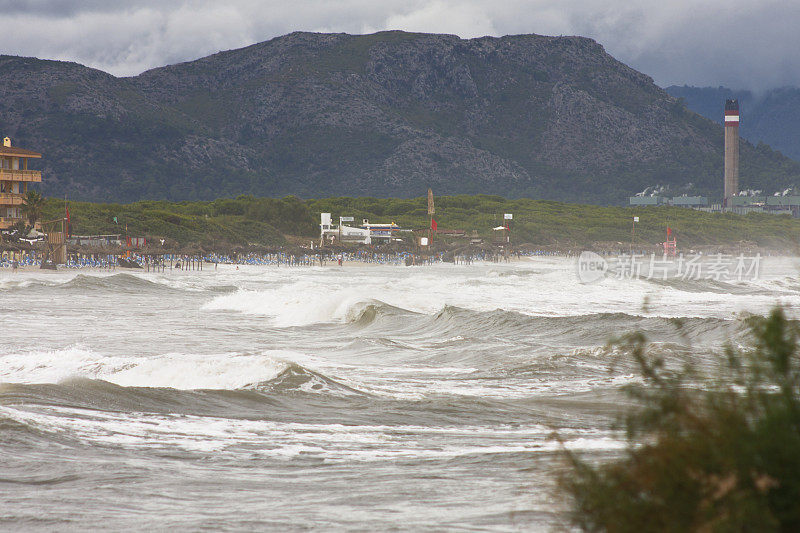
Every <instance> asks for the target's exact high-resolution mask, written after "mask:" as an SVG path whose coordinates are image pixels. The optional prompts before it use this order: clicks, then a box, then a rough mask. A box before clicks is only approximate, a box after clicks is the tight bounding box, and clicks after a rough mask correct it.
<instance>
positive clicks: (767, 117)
mask: <svg viewBox="0 0 800 533" xmlns="http://www.w3.org/2000/svg"><path fill="white" fill-rule="evenodd" d="M666 90H667V92H668V93H669V94H670V95H672V96H675V97H677V98H683V100H684V101H685V102H686V106H687V107H688V108H689V109H691V110H692V111H694V112H695V113H699V114H701V115H703V116H704V117H706V118H710V119H711V120H713V121H715V122H719V123H720V124H721V123H722V106H723V103H724V102H725V100H726V99H727V98H737V99H738V100H739V106H740V108H741V113H742V121H741V126H740V128H739V130H740V134H741V135H742V136H743V137H744V138H746V139H748V140H749V141H750V142H752V143H754V144H757V143H760V142H763V143H766V144H768V145H770V146H771V147H772V148H773V149H775V150H780V151H781V152H782V153H783V154H785V155H787V156H789V157H791V158H792V159H795V160H800V89H798V88H797V87H781V88H778V89H772V90H770V91H767V92H766V93H764V94H760V95H756V94H753V93H752V92H750V91H736V90H733V89H728V88H726V87H690V86H686V85H684V86H677V85H673V86H671V87H667V89H666Z"/></svg>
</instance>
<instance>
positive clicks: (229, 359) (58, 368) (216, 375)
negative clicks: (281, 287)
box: [0, 347, 290, 390]
mask: <svg viewBox="0 0 800 533" xmlns="http://www.w3.org/2000/svg"><path fill="white" fill-rule="evenodd" d="M288 355H290V354H287V353H285V352H278V353H272V354H269V353H265V354H257V355H255V354H248V355H242V354H231V353H222V354H215V355H197V354H180V353H170V354H164V355H160V356H150V357H124V356H106V355H102V354H98V353H95V352H92V351H90V350H86V349H84V348H81V347H70V348H65V349H61V350H52V351H33V352H25V353H18V354H9V355H4V356H3V357H0V382H6V383H59V382H62V381H64V380H66V379H69V378H75V377H83V378H90V379H101V380H104V381H109V382H111V383H115V384H117V385H121V386H132V387H171V388H175V389H187V390H188V389H237V388H241V387H244V386H246V385H250V384H253V383H257V382H261V381H267V380H270V379H272V378H274V377H276V376H277V375H278V374H279V373H280V372H281V371H283V370H284V369H285V368H286V367H287V363H286V362H285V359H282V357H281V356H288Z"/></svg>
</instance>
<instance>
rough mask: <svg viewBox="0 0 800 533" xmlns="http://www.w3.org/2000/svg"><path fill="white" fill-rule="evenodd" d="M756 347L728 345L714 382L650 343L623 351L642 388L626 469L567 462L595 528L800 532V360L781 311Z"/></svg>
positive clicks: (631, 344) (585, 524) (766, 321)
mask: <svg viewBox="0 0 800 533" xmlns="http://www.w3.org/2000/svg"><path fill="white" fill-rule="evenodd" d="M751 328H752V336H753V344H752V347H751V348H750V349H747V350H743V351H739V350H734V349H732V348H728V349H727V352H726V357H725V358H724V360H723V361H720V366H719V368H718V370H717V372H716V375H714V377H713V378H709V377H707V376H705V377H704V376H701V375H700V374H699V373H698V372H697V370H696V369H695V368H694V367H693V365H692V364H691V363H686V364H685V366H683V367H682V368H679V369H675V368H672V367H673V366H674V365H668V364H667V362H666V361H665V360H664V359H663V358H662V357H660V356H658V355H654V353H652V352H651V351H650V350H648V346H647V343H646V339H645V338H644V336H643V335H641V334H636V335H631V336H628V337H627V338H626V339H625V341H624V342H623V346H624V348H626V350H625V352H626V353H628V354H630V356H631V357H632V359H633V360H634V361H635V362H636V364H637V365H638V368H639V370H640V372H641V375H642V378H643V383H642V384H640V385H637V386H632V387H630V388H629V389H628V393H629V394H630V395H631V397H632V398H633V399H635V400H636V402H637V405H638V406H639V407H638V408H636V409H635V410H634V411H633V412H631V413H630V414H629V416H628V417H627V418H626V421H625V427H626V429H627V433H628V439H629V445H628V448H627V450H626V452H625V455H624V457H622V458H621V459H619V460H616V461H613V462H610V463H606V464H602V465H600V466H592V465H590V464H588V463H586V462H584V461H583V460H581V459H580V458H578V457H577V456H576V455H574V454H571V453H570V454H568V456H569V459H570V461H571V464H572V470H571V473H570V474H569V475H567V476H566V477H565V478H564V479H563V480H562V486H563V488H565V489H566V490H567V492H568V493H569V494H570V495H571V497H572V503H573V514H572V518H573V519H574V523H575V524H576V525H577V526H579V527H580V528H582V529H584V530H587V531H800V356H799V355H798V335H799V334H800V330H799V328H798V325H797V324H796V323H795V322H792V321H789V320H787V319H786V317H785V315H784V312H783V311H782V310H781V309H775V310H774V311H772V313H771V314H770V315H769V316H768V317H766V318H764V317H757V318H754V319H752V320H751Z"/></svg>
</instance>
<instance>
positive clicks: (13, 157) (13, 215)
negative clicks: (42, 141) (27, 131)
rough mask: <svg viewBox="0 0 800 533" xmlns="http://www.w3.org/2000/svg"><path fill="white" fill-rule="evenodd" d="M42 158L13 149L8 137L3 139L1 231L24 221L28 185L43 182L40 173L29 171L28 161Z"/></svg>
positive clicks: (32, 153) (25, 151) (0, 158)
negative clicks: (23, 210) (23, 206)
mask: <svg viewBox="0 0 800 533" xmlns="http://www.w3.org/2000/svg"><path fill="white" fill-rule="evenodd" d="M41 157H42V154H39V153H36V152H32V151H30V150H23V149H22V148H16V147H12V146H11V139H9V138H8V137H6V138H5V139H3V146H0V230H3V229H8V228H10V227H11V226H13V225H14V224H16V223H17V222H19V221H20V220H22V204H24V203H25V201H24V197H25V195H26V194H27V192H28V183H31V182H35V183H41V181H42V173H41V172H40V171H38V170H28V159H31V158H36V159H39V158H41Z"/></svg>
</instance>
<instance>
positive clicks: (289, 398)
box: [0, 258, 800, 531]
mask: <svg viewBox="0 0 800 533" xmlns="http://www.w3.org/2000/svg"><path fill="white" fill-rule="evenodd" d="M799 269H800V263H798V261H797V260H795V259H788V258H769V259H766V260H764V262H763V264H762V268H761V273H760V276H759V277H758V279H753V280H748V281H727V282H726V281H715V280H667V281H660V280H646V279H636V280H634V279H605V280H603V281H600V282H597V283H592V284H585V285H584V284H581V283H579V281H578V277H577V275H576V265H575V260H574V259H566V258H530V259H523V260H520V261H518V262H514V263H510V264H473V265H471V266H461V265H450V264H441V265H434V266H426V267H403V266H397V267H394V266H385V267H374V266H348V267H345V268H338V267H302V268H284V267H245V266H242V267H239V269H238V270H236V269H235V267H232V266H224V265H223V266H220V267H219V270H217V271H214V270H211V269H207V270H205V271H203V272H179V271H174V272H169V271H168V272H166V273H164V274H152V273H151V274H147V273H143V272H137V273H129V272H126V273H121V272H119V271H117V272H98V271H59V272H38V271H36V272H17V273H11V272H8V271H4V272H0V331H1V332H2V333H0V445H1V446H2V459H0V528H2V529H5V530H59V531H65V530H67V531H69V530H84V529H87V528H102V529H107V530H128V529H134V528H135V529H137V530H140V529H145V530H150V529H157V530H163V529H167V528H177V529H181V530H197V529H213V530H253V529H259V530H264V529H274V530H282V531H283V530H289V531H291V530H306V529H321V530H348V529H357V530H387V529H394V530H429V529H435V530H443V529H446V530H451V529H452V530H470V531H473V530H496V531H507V530H544V531H546V530H551V529H554V528H562V527H565V526H566V525H568V522H567V517H566V510H567V502H566V501H565V498H564V496H563V495H561V494H560V493H559V492H558V491H557V489H556V481H555V480H556V477H557V476H558V474H559V473H560V472H563V471H564V468H565V462H564V459H563V448H564V447H566V448H568V449H571V450H576V451H579V452H581V453H583V454H586V456H588V457H590V458H592V459H594V460H603V459H606V458H610V457H614V456H616V455H618V454H619V453H620V452H621V450H622V448H623V447H624V445H625V442H624V438H623V436H622V435H621V434H620V433H619V432H617V431H615V430H614V421H615V419H616V417H617V416H619V414H620V413H621V412H622V410H623V409H624V408H625V405H626V400H625V398H624V396H623V395H622V394H621V392H620V388H621V387H622V386H623V385H625V384H627V383H631V382H632V381H634V380H636V379H638V378H637V377H636V374H635V370H634V368H633V367H632V366H631V365H630V363H628V362H626V361H624V360H616V361H615V358H614V357H613V355H610V354H609V353H608V352H607V351H606V350H604V346H605V345H606V343H607V342H608V340H609V339H610V338H612V337H614V336H616V335H619V334H621V333H624V332H627V331H634V330H640V331H644V332H645V333H646V334H647V335H648V336H649V338H650V339H651V340H652V341H653V342H655V343H656V348H657V349H660V350H663V351H664V353H666V354H667V355H668V357H671V356H672V355H674V357H676V358H679V357H685V356H686V355H687V354H688V353H691V354H692V355H691V356H692V357H693V358H694V360H695V362H696V363H697V364H698V365H700V366H701V367H702V366H704V365H709V366H710V365H713V364H714V362H715V360H716V358H717V357H718V356H719V354H720V353H721V350H722V347H723V344H724V343H726V342H730V343H733V344H738V343H743V342H746V329H745V326H744V318H745V317H746V316H747V315H748V314H749V313H764V312H766V311H768V310H769V309H770V308H771V307H772V306H773V305H775V304H776V303H781V304H783V305H784V306H786V308H787V309H788V310H789V313H790V314H792V315H796V314H797V313H796V310H797V309H799V308H800V279H798V272H799V271H800V270H799ZM675 317H680V318H684V319H685V320H684V321H683V322H684V325H683V328H682V329H681V330H677V329H676V328H675V325H674V323H673V321H672V320H671V319H672V318H675ZM556 435H557V438H556Z"/></svg>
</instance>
